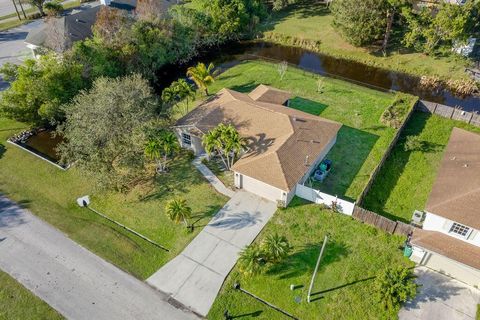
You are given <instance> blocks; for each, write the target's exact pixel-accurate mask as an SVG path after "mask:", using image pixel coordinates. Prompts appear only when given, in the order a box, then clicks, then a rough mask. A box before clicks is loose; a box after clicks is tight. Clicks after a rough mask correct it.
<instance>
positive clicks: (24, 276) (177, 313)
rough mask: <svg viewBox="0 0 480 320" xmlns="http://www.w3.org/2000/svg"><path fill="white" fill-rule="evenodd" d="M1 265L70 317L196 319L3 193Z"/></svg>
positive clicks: (1, 199)
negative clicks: (11, 200)
mask: <svg viewBox="0 0 480 320" xmlns="http://www.w3.org/2000/svg"><path fill="white" fill-rule="evenodd" d="M0 269H2V270H3V271H5V272H7V273H8V274H10V275H11V276H12V277H13V278H15V279H17V281H19V282H20V283H21V284H23V285H24V286H25V287H26V288H27V289H29V290H30V291H32V292H33V293H34V294H36V295H37V296H38V297H40V298H41V299H43V300H44V301H45V302H47V303H48V304H49V305H51V306H52V307H53V308H55V309H56V310H58V311H59V312H60V313H61V314H62V315H63V316H65V317H66V318H67V319H89V320H90V319H95V320H101V319H105V320H115V319H175V320H177V319H178V320H180V319H181V320H183V319H185V320H186V319H198V317H197V316H195V315H194V314H192V313H191V312H189V311H185V310H181V309H179V308H176V307H174V306H172V305H171V304H169V303H168V302H167V299H168V296H167V295H165V294H162V293H160V292H158V291H156V290H154V289H153V288H151V287H149V286H148V285H147V284H146V283H144V282H142V281H140V280H138V279H136V278H134V277H133V276H131V275H129V274H127V273H125V272H123V271H121V270H119V269H118V268H116V267H114V266H113V265H111V264H110V263H108V262H106V261H104V260H102V259H101V258H99V257H97V256H96V255H94V254H93V253H91V252H90V251H88V250H86V249H84V248H83V247H81V246H79V245H78V244H76V243H75V242H73V241H72V240H70V239H69V238H67V237H66V236H65V235H64V234H63V233H61V232H59V231H58V230H56V229H54V228H52V227H51V226H50V225H48V224H46V223H45V222H43V221H41V220H40V219H38V218H37V217H35V216H34V215H32V214H31V213H29V212H28V211H26V210H23V209H21V208H19V207H18V206H17V205H15V204H14V203H12V202H10V201H9V200H7V199H6V198H4V197H1V196H0Z"/></svg>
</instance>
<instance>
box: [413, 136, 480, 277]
mask: <svg viewBox="0 0 480 320" xmlns="http://www.w3.org/2000/svg"><path fill="white" fill-rule="evenodd" d="M411 244H412V247H413V253H412V256H411V258H412V260H414V261H415V262H417V263H419V264H421V265H425V266H428V267H430V268H432V269H434V270H438V271H440V272H442V273H445V274H447V275H450V276H452V277H454V278H456V279H458V280H460V281H463V282H465V283H468V284H470V285H476V286H480V135H479V134H475V133H472V132H469V131H466V130H463V129H458V128H454V129H453V131H452V134H451V136H450V140H449V142H448V145H447V147H446V150H445V153H444V156H443V159H442V162H441V165H440V168H439V171H438V174H437V177H436V181H435V183H434V185H433V188H432V191H431V193H430V196H429V199H428V201H427V205H426V208H425V220H424V221H423V225H422V229H416V230H415V231H414V233H413V237H412V240H411Z"/></svg>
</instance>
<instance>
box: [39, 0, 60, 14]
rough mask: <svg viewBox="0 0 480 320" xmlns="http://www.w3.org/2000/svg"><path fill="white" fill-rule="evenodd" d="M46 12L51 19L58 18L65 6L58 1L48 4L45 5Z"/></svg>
mask: <svg viewBox="0 0 480 320" xmlns="http://www.w3.org/2000/svg"><path fill="white" fill-rule="evenodd" d="M43 8H44V9H45V12H46V13H47V15H48V16H49V17H57V16H59V15H60V13H62V12H63V10H64V9H63V6H62V4H61V3H58V2H56V1H51V2H47V3H45V4H44V5H43Z"/></svg>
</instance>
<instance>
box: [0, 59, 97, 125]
mask: <svg viewBox="0 0 480 320" xmlns="http://www.w3.org/2000/svg"><path fill="white" fill-rule="evenodd" d="M82 71H83V67H82V65H80V64H78V63H75V62H72V61H71V60H69V59H60V58H58V57H56V56H55V55H53V54H48V55H44V56H42V57H41V58H40V59H39V60H26V61H25V63H24V64H22V65H13V64H6V65H4V66H3V67H2V68H1V69H0V73H2V74H3V75H4V77H5V79H6V80H7V81H11V86H10V87H9V88H8V89H7V90H5V91H4V92H3V93H2V95H1V100H0V112H1V113H3V114H4V115H5V116H7V117H9V118H12V119H15V120H18V121H22V122H26V123H29V124H32V125H43V124H47V123H49V122H52V121H53V122H58V121H62V120H63V119H64V112H63V110H62V109H61V108H60V106H61V105H62V104H65V103H68V102H70V101H71V99H72V98H73V97H74V96H75V95H76V94H77V93H78V91H79V90H81V89H83V88H85V87H86V86H87V84H88V82H87V81H86V79H85V78H84V77H83V75H82Z"/></svg>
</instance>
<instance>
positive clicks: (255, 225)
mask: <svg viewBox="0 0 480 320" xmlns="http://www.w3.org/2000/svg"><path fill="white" fill-rule="evenodd" d="M276 209H277V205H276V203H274V202H272V201H268V200H265V199H263V198H260V197H258V196H256V195H254V194H251V193H248V192H245V191H238V192H237V193H236V194H235V195H234V196H233V197H232V199H230V201H228V202H227V204H226V205H225V206H224V207H223V208H222V209H221V210H220V211H219V212H218V213H217V215H216V216H215V217H214V218H213V219H212V220H211V221H210V223H209V224H208V225H207V226H206V227H205V228H204V229H203V230H202V231H201V232H200V233H199V234H198V236H197V237H196V238H195V239H193V241H192V242H191V243H190V244H189V245H188V246H187V247H186V248H185V250H183V252H182V253H181V254H180V255H178V256H177V257H175V258H174V259H173V260H171V261H170V262H169V263H167V264H166V265H165V266H164V267H163V268H161V269H160V270H159V271H157V272H156V273H155V274H153V275H152V276H151V277H150V278H148V279H147V282H148V283H150V284H151V285H153V286H154V287H157V288H159V289H160V290H162V291H163V292H167V293H169V294H170V295H172V297H173V298H174V299H175V300H177V301H179V302H180V303H182V304H183V305H185V306H187V307H189V308H191V309H192V310H194V311H196V312H198V313H199V314H201V315H204V316H205V315H207V313H208V311H209V310H210V308H211V306H212V304H213V302H214V300H215V298H216V297H217V294H218V291H219V290H220V288H221V286H222V284H223V281H224V280H225V278H226V277H227V275H228V273H229V272H230V270H231V269H232V268H233V266H234V265H235V263H236V262H237V259H238V254H239V252H240V250H242V249H243V248H244V247H245V246H246V245H249V244H250V243H251V242H252V241H253V240H254V239H255V238H256V237H257V235H258V234H259V233H260V231H261V230H262V229H263V227H264V226H265V224H266V223H267V222H268V220H270V218H271V217H272V216H273V214H274V212H275V211H276Z"/></svg>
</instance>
